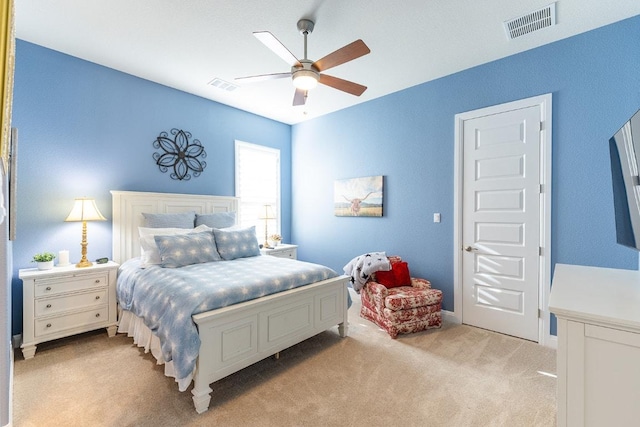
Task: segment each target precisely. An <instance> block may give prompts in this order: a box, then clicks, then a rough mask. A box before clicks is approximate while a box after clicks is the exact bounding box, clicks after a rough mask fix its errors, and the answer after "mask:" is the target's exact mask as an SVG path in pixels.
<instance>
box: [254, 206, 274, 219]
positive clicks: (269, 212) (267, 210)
mask: <svg viewBox="0 0 640 427" xmlns="http://www.w3.org/2000/svg"><path fill="white" fill-rule="evenodd" d="M258 219H276V215H275V214H274V213H273V209H272V208H271V205H264V206H263V207H262V209H261V210H260V216H259V217H258Z"/></svg>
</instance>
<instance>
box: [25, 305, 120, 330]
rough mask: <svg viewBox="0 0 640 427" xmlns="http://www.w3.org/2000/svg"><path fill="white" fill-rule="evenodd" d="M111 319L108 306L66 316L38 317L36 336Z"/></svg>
mask: <svg viewBox="0 0 640 427" xmlns="http://www.w3.org/2000/svg"><path fill="white" fill-rule="evenodd" d="M108 320H109V311H108V306H106V305H105V306H103V307H100V308H96V309H94V310H88V311H81V312H79V313H73V314H67V315H65V316H58V317H50V318H48V319H36V321H35V325H34V326H35V336H36V337H40V336H43V335H48V334H53V333H56V332H60V331H64V330H65V329H71V328H78V327H82V326H88V325H91V324H93V323H104V322H106V321H108Z"/></svg>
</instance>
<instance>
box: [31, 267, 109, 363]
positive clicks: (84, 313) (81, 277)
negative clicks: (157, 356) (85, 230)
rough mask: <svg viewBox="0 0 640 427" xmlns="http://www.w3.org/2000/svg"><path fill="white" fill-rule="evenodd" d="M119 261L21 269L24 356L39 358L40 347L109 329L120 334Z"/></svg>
mask: <svg viewBox="0 0 640 427" xmlns="http://www.w3.org/2000/svg"><path fill="white" fill-rule="evenodd" d="M118 267H119V265H118V264H116V263H115V262H112V261H110V262H108V263H106V264H96V263H94V264H93V265H92V266H91V267H85V268H76V266H75V265H71V266H69V267H54V268H53V269H51V270H38V269H36V268H28V269H23V270H20V272H19V277H20V278H21V279H22V294H23V306H22V307H23V308H22V346H21V347H22V354H23V356H24V358H25V359H30V358H32V357H33V356H35V353H36V344H39V343H41V342H45V341H50V340H54V339H57V338H62V337H66V336H69V335H74V334H78V333H81V332H87V331H91V330H94V329H100V328H106V329H107V333H108V335H109V336H110V337H112V336H114V335H115V334H116V328H117V315H116V275H117V273H118Z"/></svg>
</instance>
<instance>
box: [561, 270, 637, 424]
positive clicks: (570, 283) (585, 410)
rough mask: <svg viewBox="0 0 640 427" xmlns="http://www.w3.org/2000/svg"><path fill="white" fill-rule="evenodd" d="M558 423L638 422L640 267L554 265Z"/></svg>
mask: <svg viewBox="0 0 640 427" xmlns="http://www.w3.org/2000/svg"><path fill="white" fill-rule="evenodd" d="M549 310H550V311H551V312H552V313H554V314H555V315H556V316H557V318H558V353H557V354H558V356H557V357H558V365H557V370H558V426H559V427H562V426H616V427H623V426H638V425H640V272H638V271H632V270H617V269H609V268H597V267H584V266H577V265H566V264H557V265H556V267H555V272H554V276H553V283H552V287H551V296H550V299H549Z"/></svg>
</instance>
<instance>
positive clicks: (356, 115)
mask: <svg viewBox="0 0 640 427" xmlns="http://www.w3.org/2000/svg"><path fill="white" fill-rule="evenodd" d="M639 46H640V17H634V18H632V19H628V20H625V21H622V22H619V23H616V24H613V25H610V26H607V27H603V28H600V29H597V30H594V31H591V32H588V33H585V34H582V35H579V36H576V37H572V38H570V39H566V40H563V41H560V42H557V43H553V44H550V45H547V46H543V47H541V48H538V49H534V50H531V51H527V52H524V53H522V54H518V55H514V56H511V57H508V58H505V59H502V60H499V61H495V62H491V63H488V64H485V65H482V66H478V67H475V68H472V69H469V70H465V71H463V72H460V73H457V74H454V75H451V76H447V77H444V78H441V79H438V80H436V81H432V82H429V83H425V84H422V85H419V86H415V87H413V88H410V89H407V90H404V91H401V92H397V93H394V94H391V95H389V96H386V97H383V98H379V99H376V100H373V101H371V102H367V103H365V104H361V105H359V106H356V107H353V108H350V109H347V110H342V111H339V112H336V113H333V114H331V115H327V116H324V117H321V118H318V119H315V120H312V121H308V122H305V123H301V124H298V125H295V126H294V127H293V132H292V137H293V139H292V144H293V161H292V164H293V215H292V232H293V239H294V241H295V242H296V243H297V244H299V245H300V248H299V254H300V256H301V257H302V258H313V259H314V261H317V262H321V263H324V264H327V265H329V266H331V267H332V268H334V269H338V270H342V267H343V266H344V265H345V264H346V263H347V262H348V261H349V260H350V259H351V258H353V257H354V256H356V255H359V254H361V253H364V252H368V251H374V250H384V251H386V252H387V253H390V254H399V255H402V256H403V258H405V259H406V260H408V261H409V267H410V269H411V272H412V274H413V275H416V276H423V277H427V278H429V279H430V280H431V281H432V283H433V286H434V287H437V288H439V289H442V290H443V291H444V308H445V309H447V310H453V308H454V307H453V267H454V266H453V251H454V250H453V247H452V245H453V202H454V201H453V195H454V170H453V168H454V116H455V115H456V114H457V113H462V112H466V111H470V110H474V109H478V108H482V107H487V106H491V105H496V104H501V103H505V102H509V101H514V100H518V99H523V98H528V97H532V96H536V95H541V94H545V93H552V94H553V153H552V155H553V168H552V174H553V178H552V180H553V189H552V191H553V193H552V229H551V231H552V264H555V263H571V264H581V265H594V266H603V267H615V268H627V269H636V268H637V266H638V254H637V252H635V251H633V250H631V249H628V248H625V247H622V246H619V245H617V244H616V243H615V229H614V215H613V201H612V191H611V178H610V170H609V152H608V139H609V137H611V135H613V134H614V133H615V132H616V131H617V130H618V129H619V128H620V127H621V126H622V125H623V124H624V122H625V121H626V120H628V119H629V118H630V117H631V115H632V114H633V113H634V112H635V111H636V110H638V108H640V48H639ZM372 54H375V52H372ZM434 60H435V59H434ZM362 83H365V84H366V77H365V78H364V80H363V82H362ZM370 175H384V176H385V182H384V185H385V189H384V191H385V200H384V217H383V218H345V217H335V216H334V215H333V206H332V204H333V181H334V180H336V179H343V178H353V177H360V176H370ZM434 212H440V213H441V214H442V222H441V223H439V224H435V223H433V213H434ZM553 330H555V327H554V326H552V331H553Z"/></svg>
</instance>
